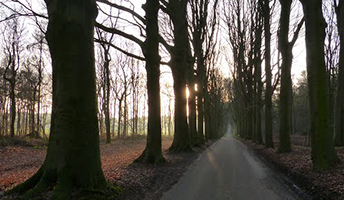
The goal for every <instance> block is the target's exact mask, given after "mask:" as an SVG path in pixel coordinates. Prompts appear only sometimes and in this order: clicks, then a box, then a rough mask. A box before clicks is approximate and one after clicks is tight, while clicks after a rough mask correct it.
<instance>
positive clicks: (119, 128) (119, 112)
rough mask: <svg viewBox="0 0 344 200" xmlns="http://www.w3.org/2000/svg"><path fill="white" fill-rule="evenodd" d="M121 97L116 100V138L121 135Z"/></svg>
mask: <svg viewBox="0 0 344 200" xmlns="http://www.w3.org/2000/svg"><path fill="white" fill-rule="evenodd" d="M122 99H123V98H121V99H119V100H118V124H117V138H118V139H119V138H120V137H121V123H122V122H121V119H122V101H123V100H122Z"/></svg>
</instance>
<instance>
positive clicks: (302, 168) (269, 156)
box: [244, 135, 344, 200]
mask: <svg viewBox="0 0 344 200" xmlns="http://www.w3.org/2000/svg"><path fill="white" fill-rule="evenodd" d="M274 141H275V147H278V142H277V141H278V137H275V138H274ZM291 142H292V149H293V151H292V152H291V153H284V154H278V153H276V149H277V148H275V149H265V148H264V146H262V145H256V144H254V143H253V142H251V141H244V143H245V144H246V145H247V146H249V147H250V148H252V149H253V150H254V151H255V152H256V153H257V154H258V156H260V157H262V159H263V160H264V161H265V162H267V163H268V164H271V165H270V166H272V167H273V168H275V169H277V171H281V172H282V173H284V174H286V175H287V177H290V178H291V179H292V180H293V181H294V182H295V183H296V184H297V185H298V186H299V187H300V188H301V189H303V190H305V191H306V193H308V194H309V195H310V196H312V197H313V199H322V200H325V199H328V200H336V199H338V200H339V199H341V200H343V199H344V148H343V147H340V148H336V150H337V154H338V156H339V158H340V160H341V163H340V164H338V165H337V166H335V167H334V168H332V169H330V170H327V171H325V172H315V171H313V170H312V165H311V149H310V147H307V146H305V137H303V136H297V135H292V136H291Z"/></svg>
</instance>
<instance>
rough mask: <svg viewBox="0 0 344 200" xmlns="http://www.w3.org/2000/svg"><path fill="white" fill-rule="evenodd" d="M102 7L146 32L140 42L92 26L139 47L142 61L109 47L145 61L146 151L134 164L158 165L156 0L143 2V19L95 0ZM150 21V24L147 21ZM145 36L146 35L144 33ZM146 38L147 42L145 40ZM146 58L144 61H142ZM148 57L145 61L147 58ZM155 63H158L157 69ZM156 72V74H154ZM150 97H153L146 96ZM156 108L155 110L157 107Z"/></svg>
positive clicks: (129, 36) (118, 32) (159, 154)
mask: <svg viewBox="0 0 344 200" xmlns="http://www.w3.org/2000/svg"><path fill="white" fill-rule="evenodd" d="M98 2H101V3H103V4H106V5H108V6H111V7H114V8H116V9H119V10H121V11H123V12H125V13H128V14H131V15H132V16H133V18H134V19H135V23H132V24H133V25H135V26H136V27H138V28H139V29H140V31H146V40H145V41H144V42H143V41H141V40H140V39H138V38H137V37H135V36H133V35H131V34H128V33H126V32H123V31H121V30H119V29H117V28H109V27H106V26H104V25H102V24H99V23H96V26H97V27H99V28H100V29H102V30H104V31H106V32H110V33H114V34H117V35H119V36H121V37H123V38H125V39H128V40H130V41H132V42H135V43H136V44H137V45H139V46H140V48H141V50H142V53H143V55H144V58H142V57H140V56H136V55H134V54H132V53H129V52H126V51H125V50H123V49H121V48H118V47H117V46H116V45H113V44H110V45H111V47H113V48H115V49H116V50H119V51H120V52H122V53H124V54H126V55H128V56H131V57H134V58H137V59H139V60H143V61H146V71H147V90H148V104H149V105H148V134H147V143H146V148H145V150H144V151H143V153H142V154H141V156H140V157H139V158H138V159H136V161H138V162H150V163H160V162H163V161H164V158H163V156H162V149H161V148H159V147H161V119H160V118H161V116H160V115H161V114H160V86H159V76H160V72H159V66H160V56H159V54H158V51H157V52H156V50H155V48H156V47H155V45H156V42H159V34H158V26H157V24H155V23H157V12H158V10H156V9H158V8H157V7H159V2H158V5H157V4H156V3H157V2H156V0H147V2H146V4H145V6H144V10H145V12H146V18H144V17H142V16H140V15H139V14H137V13H136V12H135V11H134V10H132V9H129V8H127V7H125V6H121V5H118V4H116V3H112V2H109V1H107V0H98ZM148 20H150V21H148ZM148 32H149V33H148ZM148 35H149V37H150V38H149V39H148ZM146 56H147V57H146ZM148 57H149V58H148ZM157 61H159V62H158V63H159V64H158V65H157V63H156V62H157ZM158 72H159V73H158ZM150 95H153V96H150ZM157 105H158V106H157Z"/></svg>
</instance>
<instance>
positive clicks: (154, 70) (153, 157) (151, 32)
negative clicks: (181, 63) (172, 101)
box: [136, 0, 165, 163]
mask: <svg viewBox="0 0 344 200" xmlns="http://www.w3.org/2000/svg"><path fill="white" fill-rule="evenodd" d="M143 8H144V10H145V12H146V19H147V23H146V26H147V27H146V34H147V37H146V41H145V44H144V48H143V53H144V56H145V58H146V71H147V90H148V113H149V115H148V134H147V143H146V148H145V150H144V151H143V153H142V154H141V155H140V157H139V158H137V159H136V161H137V162H148V163H162V162H164V161H165V159H164V157H163V155H162V147H161V112H160V110H161V108H160V83H159V81H160V80H159V79H160V59H161V58H160V56H159V40H158V38H159V28H158V17H157V16H158V10H159V0H147V1H146V4H145V5H144V7H143Z"/></svg>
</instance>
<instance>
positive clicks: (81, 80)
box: [12, 0, 107, 199]
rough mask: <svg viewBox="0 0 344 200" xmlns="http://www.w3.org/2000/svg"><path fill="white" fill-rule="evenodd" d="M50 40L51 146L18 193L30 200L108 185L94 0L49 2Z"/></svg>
mask: <svg viewBox="0 0 344 200" xmlns="http://www.w3.org/2000/svg"><path fill="white" fill-rule="evenodd" d="M46 4H47V8H48V15H49V24H48V31H47V35H46V37H47V41H48V45H49V48H50V53H51V56H52V66H53V105H52V106H53V108H52V120H51V130H50V131H51V132H50V136H49V145H48V150H47V155H46V158H45V161H44V164H43V165H42V166H41V168H40V169H39V170H38V172H37V173H36V174H35V175H34V176H33V177H31V178H30V179H29V180H27V181H26V182H24V183H23V184H21V185H19V186H17V187H15V188H14V189H13V190H12V191H14V192H15V191H18V192H24V191H27V190H28V191H27V192H26V194H25V196H24V197H25V198H32V197H34V196H36V195H37V194H38V193H41V192H44V191H46V190H47V189H48V188H52V186H54V185H55V184H56V187H54V191H53V192H52V199H68V197H69V195H70V194H71V192H72V189H73V188H77V189H86V190H102V189H105V188H106V186H107V182H106V180H105V178H104V175H103V172H102V169H101V162H100V150H99V130H98V120H97V98H96V83H95V66H94V63H95V60H94V46H93V27H94V21H95V17H96V15H97V7H96V3H95V1H94V0H77V1H69V0H46Z"/></svg>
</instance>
